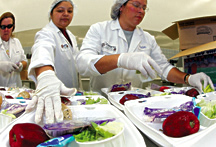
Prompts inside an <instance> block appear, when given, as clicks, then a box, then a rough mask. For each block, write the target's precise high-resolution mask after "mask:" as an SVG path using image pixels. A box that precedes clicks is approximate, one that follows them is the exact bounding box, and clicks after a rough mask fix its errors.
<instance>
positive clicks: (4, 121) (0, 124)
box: [0, 113, 13, 130]
mask: <svg viewBox="0 0 216 147" xmlns="http://www.w3.org/2000/svg"><path fill="white" fill-rule="evenodd" d="M12 120H13V118H12V117H10V116H7V115H5V114H2V113H0V130H1V129H3V128H4V127H6V126H7V125H8V124H9V123H10V122H12Z"/></svg>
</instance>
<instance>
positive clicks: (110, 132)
mask: <svg viewBox="0 0 216 147" xmlns="http://www.w3.org/2000/svg"><path fill="white" fill-rule="evenodd" d="M91 124H92V126H91V127H88V128H87V129H86V130H84V131H82V132H81V133H80V134H77V135H74V137H75V139H76V141H79V142H87V141H100V140H103V139H106V138H110V137H112V136H114V135H116V134H118V133H119V132H120V131H121V130H122V129H123V124H122V123H120V122H109V123H107V122H104V123H102V124H101V125H97V124H96V123H94V122H91Z"/></svg>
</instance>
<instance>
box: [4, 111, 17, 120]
mask: <svg viewBox="0 0 216 147" xmlns="http://www.w3.org/2000/svg"><path fill="white" fill-rule="evenodd" d="M7 111H8V110H7V109H5V110H2V111H1V113H2V114H5V115H7V116H10V117H12V118H13V119H15V118H16V116H15V115H13V114H11V113H7Z"/></svg>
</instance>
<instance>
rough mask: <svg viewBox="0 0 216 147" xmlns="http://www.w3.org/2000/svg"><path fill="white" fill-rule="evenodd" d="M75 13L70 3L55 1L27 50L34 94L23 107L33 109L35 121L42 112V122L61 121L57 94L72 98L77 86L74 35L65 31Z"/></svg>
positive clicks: (38, 120) (76, 50) (40, 118)
mask: <svg viewBox="0 0 216 147" xmlns="http://www.w3.org/2000/svg"><path fill="white" fill-rule="evenodd" d="M74 11H75V6H74V3H73V2H72V1H71V0H55V1H54V2H53V3H52V5H51V8H50V11H49V17H50V22H49V24H47V25H46V26H45V27H44V28H42V29H41V30H40V31H39V32H37V33H36V36H35V42H34V45H33V47H32V49H31V51H32V57H31V63H30V65H29V69H28V74H29V78H30V79H32V80H34V81H35V83H36V94H35V95H34V96H33V98H32V101H31V102H30V103H29V105H28V106H27V108H26V111H27V112H29V111H32V110H33V109H34V108H35V107H36V114H35V122H36V123H40V122H41V121H42V118H43V112H44V111H45V118H46V123H54V122H55V121H57V122H61V121H63V113H62V110H61V98H60V95H69V96H70V95H74V94H75V93H76V91H77V90H76V89H77V88H78V87H79V84H78V72H77V69H76V65H75V60H74V58H75V56H76V54H77V53H78V47H77V42H76V38H75V36H74V35H73V34H72V33H71V32H70V31H69V30H67V29H66V27H67V26H68V25H69V24H70V23H71V21H72V18H73V15H74Z"/></svg>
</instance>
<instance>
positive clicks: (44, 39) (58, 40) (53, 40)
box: [28, 21, 79, 88]
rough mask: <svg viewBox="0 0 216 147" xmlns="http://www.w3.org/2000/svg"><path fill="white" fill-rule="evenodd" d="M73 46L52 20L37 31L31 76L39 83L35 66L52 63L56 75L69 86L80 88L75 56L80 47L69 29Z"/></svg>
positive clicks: (30, 68)
mask: <svg viewBox="0 0 216 147" xmlns="http://www.w3.org/2000/svg"><path fill="white" fill-rule="evenodd" d="M67 33H68V35H69V37H70V39H71V42H72V44H73V47H72V46H71V45H70V43H69V42H68V40H67V39H66V38H65V36H64V35H63V34H62V32H61V31H60V30H59V29H58V28H57V27H56V26H55V24H54V23H53V22H52V21H50V23H49V24H47V25H46V26H45V27H44V28H43V29H41V30H40V31H39V32H37V33H36V36H35V42H34V45H33V47H32V49H31V51H32V58H31V63H30V65H29V69H28V73H29V78H31V79H32V80H33V81H35V82H36V83H37V80H36V75H35V70H34V69H35V68H37V67H41V66H45V65H51V66H53V67H54V70H55V72H56V75H57V77H58V79H59V80H61V81H62V83H64V84H65V86H66V87H68V88H72V87H73V88H78V87H79V86H78V72H77V68H76V64H75V60H74V58H75V56H76V55H77V53H78V47H77V42H76V38H75V36H74V35H73V34H72V33H71V32H70V31H69V30H67Z"/></svg>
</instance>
